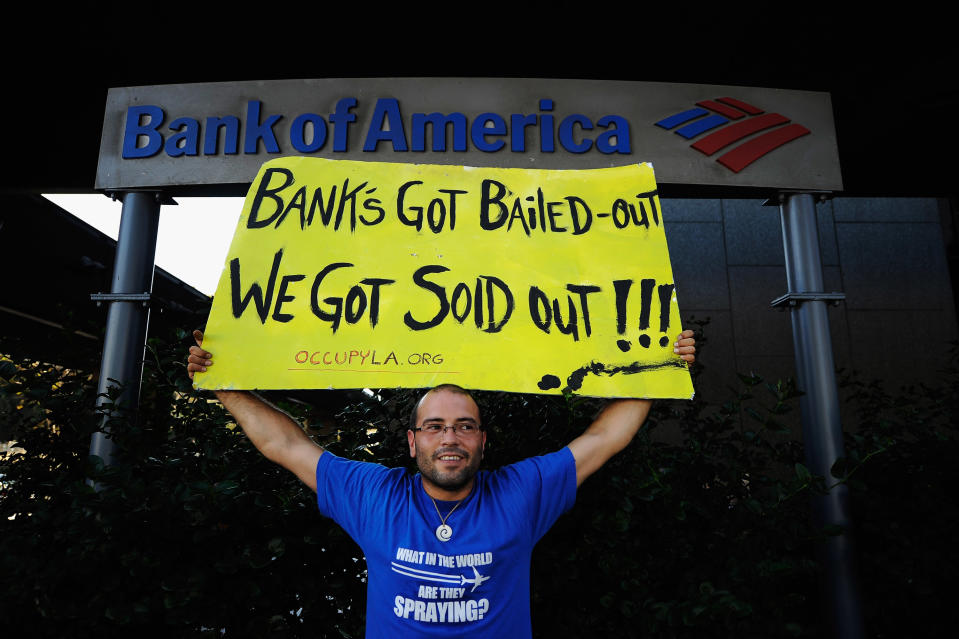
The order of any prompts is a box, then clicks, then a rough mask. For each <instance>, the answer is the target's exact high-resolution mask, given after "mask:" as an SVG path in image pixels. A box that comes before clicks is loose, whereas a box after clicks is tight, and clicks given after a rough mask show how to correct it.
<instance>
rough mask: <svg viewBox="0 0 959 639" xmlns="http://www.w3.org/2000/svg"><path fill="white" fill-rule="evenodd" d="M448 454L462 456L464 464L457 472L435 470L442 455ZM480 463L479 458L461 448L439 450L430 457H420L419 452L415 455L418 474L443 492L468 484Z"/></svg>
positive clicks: (451, 447)
mask: <svg viewBox="0 0 959 639" xmlns="http://www.w3.org/2000/svg"><path fill="white" fill-rule="evenodd" d="M450 453H456V454H457V455H460V456H462V457H463V459H464V461H465V462H466V464H465V465H464V466H463V467H462V468H459V469H457V470H451V471H441V470H440V469H439V468H437V462H438V461H439V458H440V457H441V456H442V455H448V454H450ZM424 458H425V459H424ZM480 461H481V460H480V458H479V457H474V456H473V455H470V454H469V453H468V452H467V451H465V450H463V449H462V448H456V447H455V446H448V447H446V448H440V449H438V450H436V451H435V452H434V453H433V455H432V456H430V457H426V456H425V455H421V454H420V453H419V452H417V454H416V466H417V468H419V470H420V473H421V474H422V475H423V476H424V477H426V478H427V479H429V480H430V482H432V483H433V484H434V485H436V486H439V487H440V488H442V489H444V490H454V491H455V490H459V489H460V488H463V487H464V486H466V485H467V484H469V483H470V482H471V481H472V480H473V477H474V476H475V475H476V472H477V471H478V470H479V464H480Z"/></svg>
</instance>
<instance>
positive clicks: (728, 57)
mask: <svg viewBox="0 0 959 639" xmlns="http://www.w3.org/2000/svg"><path fill="white" fill-rule="evenodd" d="M797 6H798V5H797ZM312 7H314V8H312V9H310V10H305V9H302V8H298V7H295V6H293V5H288V4H285V3H284V4H283V6H270V5H263V6H257V7H256V8H251V9H249V12H248V13H247V12H244V11H242V10H237V9H230V10H225V9H222V8H217V6H215V5H214V6H207V5H205V4H204V3H194V4H191V5H187V6H183V7H178V6H176V5H168V4H165V5H163V6H162V7H159V6H158V5H151V6H149V7H142V6H139V5H131V4H122V3H106V4H102V5H99V8H98V9H97V10H96V11H89V10H81V9H69V10H66V13H64V11H63V10H57V11H53V10H51V11H46V10H41V9H32V8H25V9H24V8H21V9H17V10H14V11H13V12H12V13H8V14H7V16H6V19H5V22H6V23H7V26H8V30H9V31H10V33H11V35H12V36H14V37H11V38H8V39H6V40H5V42H4V43H3V44H2V45H0V46H2V51H3V57H4V61H5V64H4V73H5V76H6V77H5V78H4V79H5V84H6V87H7V88H6V90H5V91H4V94H5V95H4V99H3V106H2V109H3V140H4V142H5V150H6V153H4V163H5V164H6V165H7V166H6V168H5V170H4V171H3V177H2V178H0V191H10V190H20V189H24V188H27V189H33V190H44V191H48V192H49V191H89V190H91V189H92V185H93V182H94V176H95V173H96V157H97V150H98V149H99V139H100V128H101V125H102V121H103V108H104V104H105V102H106V94H107V89H108V88H110V87H122V86H133V85H151V84H174V83H189V82H212V81H230V80H269V79H284V78H325V77H403V76H409V77H431V76H432V77H442V76H454V77H481V76H488V77H546V78H591V79H610V80H637V81H663V82H683V83H703V84H726V85H739V86H763V87H775V88H784V89H805V90H814V91H828V92H830V93H831V95H832V100H833V108H834V111H835V118H836V127H837V134H838V141H839V150H840V159H841V163H842V171H843V178H844V183H845V194H847V195H884V196H894V195H913V196H938V197H949V196H954V195H955V194H956V186H955V180H954V176H955V175H956V169H957V168H959V167H957V162H956V159H955V150H956V147H957V141H959V140H957V134H956V128H957V127H956V126H955V123H954V121H953V119H954V118H955V111H956V106H957V90H956V82H955V64H954V63H955V60H956V55H955V52H954V47H953V41H954V31H955V29H954V28H953V27H951V26H949V24H950V23H951V21H947V20H946V19H945V18H944V17H943V16H936V15H935V14H931V13H926V12H923V11H914V12H913V13H911V14H909V15H888V16H887V15H884V14H882V13H881V12H879V11H874V10H870V11H869V12H868V13H867V12H866V11H863V12H862V13H846V14H841V15H840V14H837V13H836V12H835V10H834V8H832V7H830V8H828V10H827V8H819V7H816V6H814V5H803V6H802V8H803V9H804V12H803V13H798V12H796V13H790V12H784V11H783V10H782V9H779V8H777V9H775V10H773V9H772V8H771V7H772V5H767V6H766V8H761V9H755V8H750V7H731V6H730V8H722V7H718V6H717V7H706V8H700V9H696V10H695V11H690V10H688V9H683V8H678V7H677V8H675V9H672V8H666V9H649V8H648V7H647V6H642V5H640V6H637V8H636V9H630V10H626V9H623V8H616V7H603V8H600V7H592V6H588V5H576V6H573V7H571V8H568V9H560V8H558V7H551V8H547V7H542V8H533V9H530V10H528V11H527V12H520V11H518V10H517V9H515V8H510V9H509V10H506V9H501V8H498V7H496V6H495V5H477V6H475V7H470V8H463V9H462V10H454V9H452V8H450V7H445V8H443V9H432V10H431V9H427V8H425V7H423V8H420V9H418V10H417V12H415V13H414V12H413V11H412V10H408V9H407V10H404V11H402V12H399V11H397V12H395V13H393V12H391V11H387V12H383V11H382V10H376V11H374V10H370V11H360V10H359V8H358V7H347V8H345V9H339V8H332V7H330V6H329V5H324V6H322V7H320V6H318V5H312Z"/></svg>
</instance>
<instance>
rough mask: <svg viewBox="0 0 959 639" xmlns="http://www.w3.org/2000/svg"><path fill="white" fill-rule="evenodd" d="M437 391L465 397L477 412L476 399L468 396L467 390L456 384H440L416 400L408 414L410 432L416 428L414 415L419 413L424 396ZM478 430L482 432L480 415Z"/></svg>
mask: <svg viewBox="0 0 959 639" xmlns="http://www.w3.org/2000/svg"><path fill="white" fill-rule="evenodd" d="M439 391H447V392H449V393H456V394H457V395H466V396H467V397H469V398H470V399H472V400H473V403H474V404H476V410H477V411H479V404H478V403H477V402H476V399H475V398H474V397H473V396H472V395H471V394H470V392H469V391H468V390H466V389H465V388H463V387H462V386H457V385H456V384H440V385H439V386H434V387H433V388H431V389H429V390H428V391H426V392H425V393H423V395H422V397H420V398H419V400H417V402H416V404H414V405H413V410H412V412H410V430H413V429H414V428H416V414H417V413H419V412H420V404H422V403H423V400H424V399H426V396H427V395H429V394H430V393H436V392H439ZM480 429H481V430H483V415H482V413H480Z"/></svg>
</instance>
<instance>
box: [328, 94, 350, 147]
mask: <svg viewBox="0 0 959 639" xmlns="http://www.w3.org/2000/svg"><path fill="white" fill-rule="evenodd" d="M355 106H356V98H340V99H339V101H337V103H336V111H335V112H334V113H331V114H330V122H331V123H332V124H333V152H334V153H343V152H344V151H346V146H347V139H348V137H349V126H350V122H356V114H355V113H350V109H352V108H353V107H355Z"/></svg>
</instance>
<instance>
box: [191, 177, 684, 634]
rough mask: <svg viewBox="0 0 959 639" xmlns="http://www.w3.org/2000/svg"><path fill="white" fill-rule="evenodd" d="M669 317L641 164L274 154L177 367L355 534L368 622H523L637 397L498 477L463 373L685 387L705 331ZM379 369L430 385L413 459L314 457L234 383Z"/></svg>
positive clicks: (333, 384) (326, 381) (657, 230)
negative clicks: (183, 363)
mask: <svg viewBox="0 0 959 639" xmlns="http://www.w3.org/2000/svg"><path fill="white" fill-rule="evenodd" d="M679 325H680V322H679V306H678V302H677V297H676V290H675V285H674V283H673V277H672V271H671V268H670V265H669V255H668V252H667V249H666V236H665V228H664V222H663V218H662V215H661V208H660V204H659V197H658V192H657V188H656V183H655V180H654V178H653V171H652V167H651V166H650V165H648V164H641V165H631V166H625V167H615V168H610V169H598V170H588V171H545V170H533V169H495V168H473V167H457V166H430V165H403V164H385V163H378V162H352V161H332V160H322V159H318V158H282V159H278V160H273V161H270V162H267V163H266V164H264V165H263V167H262V168H261V170H260V172H259V174H258V175H257V177H256V179H255V180H254V182H253V184H252V185H251V187H250V191H249V193H248V195H247V198H246V201H245V203H244V208H243V214H242V215H241V217H240V221H239V224H238V227H237V232H236V235H235V236H234V239H233V244H232V245H231V247H230V255H229V256H228V259H227V268H224V271H223V275H222V276H221V279H220V284H219V286H218V287H217V294H216V296H215V298H214V302H213V308H212V310H211V312H210V319H209V321H208V323H207V335H206V339H205V340H203V336H202V335H200V334H196V335H195V336H196V339H197V345H196V346H194V347H191V349H190V357H189V365H188V370H189V372H190V375H191V376H193V375H194V374H195V380H194V383H195V385H196V386H197V387H198V388H201V387H202V388H206V389H210V390H213V391H215V392H216V394H217V397H218V398H219V399H220V401H221V402H222V403H223V405H224V406H225V407H226V408H227V410H229V411H230V412H231V413H232V414H233V416H234V418H235V419H236V421H237V423H238V424H239V425H240V426H241V428H242V429H243V431H244V432H245V433H246V434H247V436H248V437H249V438H250V440H251V441H252V442H253V444H254V445H255V446H256V447H257V448H258V449H259V450H260V451H261V452H262V453H263V454H264V455H265V456H266V457H267V458H269V459H270V460H272V461H274V462H276V463H278V464H280V465H282V466H283V467H284V468H287V469H289V470H290V471H292V472H293V473H294V474H295V475H296V476H297V477H299V479H300V480H302V481H303V482H304V483H305V484H306V485H308V486H309V487H310V488H312V489H313V490H314V491H315V492H316V494H317V504H318V506H319V509H320V512H322V513H323V514H324V515H326V516H328V517H331V518H332V519H334V520H335V521H336V522H337V523H338V524H340V525H341V526H342V527H343V528H344V529H345V530H346V532H347V533H348V534H349V535H350V536H351V537H352V538H353V539H354V540H355V541H356V542H357V543H358V544H359V545H360V547H361V548H362V549H363V553H364V555H365V556H366V562H367V566H368V574H369V583H368V593H367V636H368V637H381V636H382V637H397V636H410V635H416V636H444V637H445V636H447V635H449V634H450V632H451V631H453V632H458V633H466V632H469V633H471V634H474V633H475V634H477V635H478V636H488V637H529V636H530V635H531V628H530V614H529V591H530V585H529V566H530V558H531V554H532V550H533V546H534V545H535V544H536V542H537V541H538V540H539V539H540V538H541V537H542V536H543V535H544V534H545V533H546V531H547V530H549V528H550V527H551V526H552V525H553V522H555V521H556V518H557V517H559V515H560V514H562V513H563V512H565V511H566V510H568V509H569V508H570V507H572V505H573V501H574V499H575V496H576V489H577V487H578V486H579V485H580V484H581V483H582V482H583V481H584V480H585V479H586V478H587V477H589V476H590V475H591V474H593V473H594V472H596V470H598V469H599V468H600V467H601V466H602V465H603V464H604V463H605V462H606V461H607V460H608V459H609V458H610V457H612V456H613V455H614V454H616V453H617V452H619V451H620V450H622V449H623V448H624V447H625V446H626V445H627V444H628V443H629V442H630V441H631V440H632V438H633V436H634V435H635V434H636V432H637V431H638V429H639V428H640V426H641V425H642V424H643V422H644V421H645V419H646V415H647V414H648V412H649V407H650V399H629V400H619V401H614V402H611V403H610V404H608V405H607V407H606V408H605V409H604V410H603V411H602V413H600V415H599V416H598V417H597V419H596V421H595V422H594V423H593V424H592V425H591V426H590V427H589V428H588V429H587V430H586V431H585V432H584V433H583V434H582V435H581V436H579V437H577V438H576V439H575V440H574V441H572V442H571V443H570V444H569V445H568V446H566V447H564V448H562V449H561V450H559V451H556V452H554V453H551V454H548V455H544V456H541V457H534V458H530V459H527V460H523V461H521V462H519V463H516V464H512V465H510V466H506V467H504V468H501V469H498V470H496V471H492V472H487V471H480V470H479V465H480V461H481V460H482V458H483V450H484V447H485V444H486V431H485V424H484V423H483V420H482V416H481V415H480V412H479V409H478V407H477V405H476V402H475V401H473V398H472V397H471V396H470V395H469V394H468V393H467V392H466V391H465V390H463V388H462V387H464V386H467V387H470V388H475V389H485V390H505V391H512V392H525V393H530V392H532V393H552V394H561V393H579V394H582V395H587V396H594V397H620V398H624V397H625V398H653V397H679V398H688V397H691V396H692V392H693V389H692V383H691V380H690V377H689V371H688V362H691V361H693V359H694V356H695V346H694V341H693V339H692V331H683V332H682V333H681V334H680V335H679V337H678V338H676V339H671V334H675V333H673V331H675V330H676V327H678V326H679ZM201 341H203V344H201ZM211 352H216V353H217V365H216V366H212V363H213V360H212V355H211ZM478 362H482V365H480V364H478ZM451 381H455V382H456V383H457V384H456V385H454V384H450V383H449V382H451ZM383 386H390V387H407V388H426V387H433V388H432V390H430V391H429V392H427V393H426V394H425V395H424V396H423V398H422V399H421V400H420V402H419V405H418V406H417V408H416V411H415V414H414V415H413V416H412V417H411V420H410V428H409V431H408V433H407V437H408V443H409V451H410V456H411V457H413V458H415V459H416V464H417V467H418V469H419V473H417V474H415V475H411V474H409V473H407V472H406V471H405V470H404V469H401V468H397V469H387V468H384V467H382V466H379V465H376V464H368V463H360V462H353V461H349V460H345V459H341V458H339V457H336V456H335V455H333V454H331V453H329V452H324V451H323V449H322V448H320V447H319V446H317V445H316V444H314V443H313V442H312V441H311V440H310V439H309V438H308V437H307V435H306V434H305V433H304V431H303V429H302V428H300V426H299V425H297V424H296V423H295V422H294V421H293V420H292V419H291V418H290V417H289V416H287V415H286V414H285V413H283V412H282V411H279V410H277V409H276V408H274V407H272V406H271V405H269V404H268V403H266V402H264V401H263V400H262V399H260V398H259V397H258V396H257V395H254V394H252V393H249V392H246V391H240V390H235V389H284V388H365V387H383Z"/></svg>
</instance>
